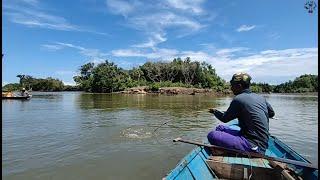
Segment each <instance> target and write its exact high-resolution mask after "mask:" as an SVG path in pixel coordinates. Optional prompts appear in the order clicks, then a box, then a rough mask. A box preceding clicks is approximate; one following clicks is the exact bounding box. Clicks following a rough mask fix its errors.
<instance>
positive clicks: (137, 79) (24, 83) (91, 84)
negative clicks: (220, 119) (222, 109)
mask: <svg viewBox="0 0 320 180" xmlns="http://www.w3.org/2000/svg"><path fill="white" fill-rule="evenodd" d="M17 77H18V78H19V83H12V84H7V85H5V86H3V87H2V88H3V90H4V91H15V90H21V88H23V87H24V88H26V89H32V90H33V91H78V90H81V91H86V92H98V93H105V92H106V93H109V92H118V91H122V90H125V89H127V88H131V87H137V86H147V87H148V88H149V89H150V90H152V91H158V90H159V88H161V87H195V88H208V89H212V90H214V91H215V92H221V93H229V92H230V88H229V87H230V84H229V83H228V82H226V81H224V80H223V79H222V78H221V77H219V76H218V75H217V74H216V71H215V69H214V68H213V67H212V65H210V64H208V63H206V62H199V61H191V59H190V58H189V57H187V58H185V59H184V60H182V59H181V58H175V59H173V60H172V61H170V62H167V61H165V62H164V61H157V62H146V63H144V64H143V65H141V66H139V67H134V68H132V69H130V70H125V69H122V68H120V67H118V66H117V65H116V64H114V63H113V62H110V61H108V60H106V61H105V62H103V63H100V64H94V63H86V64H84V65H82V66H81V67H80V68H79V74H78V75H77V76H74V77H73V79H74V81H75V82H76V84H77V85H76V86H69V85H64V83H63V82H62V81H61V80H59V79H54V78H52V77H48V78H34V77H32V76H29V75H21V74H20V75H17ZM250 88H251V90H252V91H253V92H257V93H305V92H318V75H311V74H305V75H301V76H300V77H297V78H295V79H294V80H293V81H288V82H285V83H281V84H279V85H270V84H268V83H252V84H251V87H250Z"/></svg>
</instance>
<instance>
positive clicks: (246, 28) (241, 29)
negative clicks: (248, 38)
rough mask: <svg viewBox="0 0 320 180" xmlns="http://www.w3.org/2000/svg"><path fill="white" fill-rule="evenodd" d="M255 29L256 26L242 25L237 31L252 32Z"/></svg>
mask: <svg viewBox="0 0 320 180" xmlns="http://www.w3.org/2000/svg"><path fill="white" fill-rule="evenodd" d="M255 27H256V26H255V25H252V26H249V25H241V26H240V27H239V28H238V29H237V30H236V31H238V32H243V31H250V30H252V29H254V28H255Z"/></svg>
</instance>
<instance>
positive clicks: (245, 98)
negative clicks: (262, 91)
mask: <svg viewBox="0 0 320 180" xmlns="http://www.w3.org/2000/svg"><path fill="white" fill-rule="evenodd" d="M214 115H215V116H216V117H217V118H218V119H219V120H220V121H222V122H228V121H230V120H233V119H235V118H238V121H239V126H240V128H241V130H240V132H241V135H243V136H244V137H245V138H246V139H247V140H248V141H249V142H250V144H251V145H252V146H258V147H259V148H260V150H261V151H263V152H264V151H265V150H266V149H267V148H268V140H269V118H271V117H273V116H274V111H273V109H272V107H271V105H270V104H269V103H268V102H267V101H266V99H265V98H264V97H262V96H260V95H258V94H256V93H252V92H251V91H250V90H249V89H245V90H243V91H242V92H241V93H240V94H238V95H237V96H235V97H234V99H233V100H232V102H231V104H230V106H229V108H228V110H227V111H226V112H224V113H222V112H220V111H216V112H214Z"/></svg>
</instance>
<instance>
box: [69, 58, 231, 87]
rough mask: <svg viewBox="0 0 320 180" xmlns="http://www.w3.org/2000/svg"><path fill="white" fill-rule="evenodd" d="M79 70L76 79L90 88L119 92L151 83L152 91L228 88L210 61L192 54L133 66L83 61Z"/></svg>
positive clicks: (78, 82)
mask: <svg viewBox="0 0 320 180" xmlns="http://www.w3.org/2000/svg"><path fill="white" fill-rule="evenodd" d="M79 70H80V74H79V75H78V76H75V77H74V81H75V82H76V83H77V84H78V85H79V86H80V88H81V89H83V90H85V91H88V92H116V91H122V90H125V89H126V88H131V87H136V86H148V87H149V88H150V89H151V90H153V91H157V90H158V89H159V88H160V87H172V86H179V87H196V88H210V89H214V90H215V91H218V92H222V91H224V90H226V89H228V86H227V84H226V82H225V81H224V80H223V79H222V78H220V77H219V76H218V75H217V74H216V72H215V69H214V68H213V67H212V66H211V65H210V64H207V63H205V62H199V61H191V59H190V58H186V59H185V60H182V59H180V58H176V59H173V61H171V62H162V61H160V62H146V63H144V64H143V65H142V66H139V67H135V68H132V69H130V70H124V69H122V68H120V67H118V66H117V65H116V64H114V63H113V62H109V61H108V60H106V61H105V62H103V63H100V64H98V65H96V66H95V64H94V63H87V64H84V65H82V66H81V67H80V69H79Z"/></svg>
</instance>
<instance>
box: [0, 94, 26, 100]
mask: <svg viewBox="0 0 320 180" xmlns="http://www.w3.org/2000/svg"><path fill="white" fill-rule="evenodd" d="M31 97H32V95H28V96H2V99H17V100H29V99H31Z"/></svg>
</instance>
